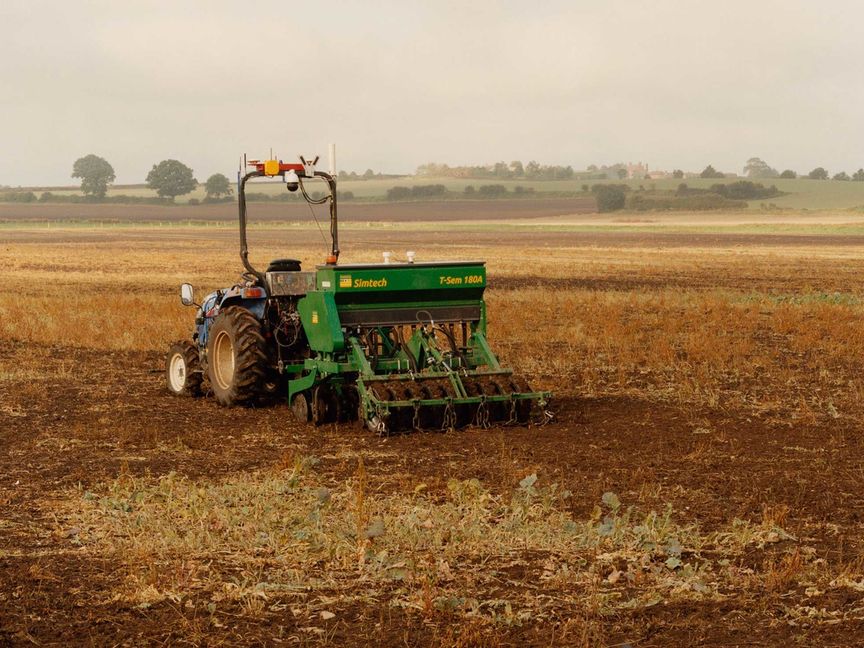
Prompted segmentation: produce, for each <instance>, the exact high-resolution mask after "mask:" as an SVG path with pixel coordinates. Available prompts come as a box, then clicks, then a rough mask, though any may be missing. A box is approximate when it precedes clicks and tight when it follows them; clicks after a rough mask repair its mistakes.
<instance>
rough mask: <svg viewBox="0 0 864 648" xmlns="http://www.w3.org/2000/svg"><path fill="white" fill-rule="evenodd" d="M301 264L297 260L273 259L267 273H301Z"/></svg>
mask: <svg viewBox="0 0 864 648" xmlns="http://www.w3.org/2000/svg"><path fill="white" fill-rule="evenodd" d="M299 271H300V262H299V261H298V260H297V259H273V260H272V261H271V262H270V265H269V266H267V272H299Z"/></svg>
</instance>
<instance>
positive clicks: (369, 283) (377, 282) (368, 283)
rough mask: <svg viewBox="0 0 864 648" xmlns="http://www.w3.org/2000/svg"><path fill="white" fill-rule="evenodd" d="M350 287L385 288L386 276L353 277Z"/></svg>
mask: <svg viewBox="0 0 864 648" xmlns="http://www.w3.org/2000/svg"><path fill="white" fill-rule="evenodd" d="M340 285H341V284H340ZM352 287H353V288H386V287H387V277H381V278H380V279H355V280H354V284H353V285H352Z"/></svg>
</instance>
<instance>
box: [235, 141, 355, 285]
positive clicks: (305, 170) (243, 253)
mask: <svg viewBox="0 0 864 648" xmlns="http://www.w3.org/2000/svg"><path fill="white" fill-rule="evenodd" d="M316 159H317V158H316ZM304 162H305V161H304ZM250 164H252V165H254V166H255V167H256V169H255V170H254V171H250V172H249V173H247V174H246V175H244V176H242V177H240V178H239V179H238V182H237V203H238V208H239V211H240V214H239V220H240V260H241V261H243V267H244V268H246V270H247V271H248V272H249V273H251V274H253V275H255V276H256V277H257V278H258V280H259V281H260V282H261V283H262V285H263V284H264V282H265V277H264V273H263V272H259V271H258V270H256V269H255V268H254V267H252V264H251V263H249V245H248V242H247V239H246V222H247V219H246V182H248V181H249V180H251V179H252V178H260V177H276V176H279V177H282V178H284V177H285V173H288V172H293V173H295V174H296V175H297V178H298V180H299V183H300V185H301V189H302V182H303V180H302V179H303V178H313V177H314V178H322V179H323V180H324V181H326V182H327V186H328V187H329V188H330V195H329V196H325V197H324V198H323V199H322V200H321V201H320V202H324V201H329V203H330V239H331V247H330V256H329V257H328V258H327V264H328V265H336V263H337V262H338V260H339V228H338V221H337V218H336V179H335V178H334V177H333V176H331V175H330V174H329V173H324V172H323V171H314V170H313V166H312V165H308V164H284V163H282V162H278V161H276V160H268V161H267V162H263V163H259V162H251V163H250ZM271 164H272V166H271ZM276 165H278V167H277V166H276ZM277 169H278V170H277ZM310 171H311V172H312V174H311V175H310V173H309V172H310ZM238 175H239V173H238ZM302 195H303V199H304V200H306V202H308V203H309V204H320V202H318V201H313V200H312V199H311V198H309V196H308V195H307V194H306V191H305V189H303V190H302Z"/></svg>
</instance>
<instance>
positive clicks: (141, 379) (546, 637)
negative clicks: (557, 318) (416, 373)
mask: <svg viewBox="0 0 864 648" xmlns="http://www.w3.org/2000/svg"><path fill="white" fill-rule="evenodd" d="M19 350H20V349H19V348H18V347H16V346H15V345H8V344H7V345H5V346H3V347H0V362H3V361H8V359H9V358H11V357H13V354H14V353H16V352H17V351H19ZM161 362H162V359H161V357H159V356H158V355H157V354H146V353H119V352H115V353H111V352H104V351H85V350H77V349H71V348H62V347H58V348H53V349H51V350H50V359H49V360H48V361H47V363H48V365H49V366H47V367H45V369H46V370H57V369H60V368H61V367H66V368H68V367H73V368H75V369H74V371H73V372H71V373H70V377H69V378H64V379H57V380H54V381H49V382H48V383H45V382H40V386H41V387H40V388H39V389H33V388H31V387H28V385H27V384H26V383H22V384H19V385H17V388H16V389H14V390H12V389H8V390H6V392H5V393H0V401H2V403H3V404H4V405H5V406H6V407H7V409H6V410H5V411H7V412H15V414H14V415H13V416H5V415H3V414H2V413H0V423H2V425H0V513H2V515H0V518H2V520H5V521H6V522H5V524H3V525H0V644H6V643H9V644H20V645H29V643H30V642H33V643H35V644H38V645H55V644H60V643H72V644H80V643H81V642H82V641H84V642H87V643H93V644H96V645H105V644H113V645H119V644H123V645H149V644H157V643H158V644H175V643H179V642H182V641H184V640H187V639H188V637H189V636H190V634H191V633H193V631H194V632H197V633H201V634H200V635H199V636H203V637H204V639H201V640H199V641H197V643H206V644H208V645H209V644H215V643H219V642H226V643H227V644H231V645H234V644H243V645H258V644H267V643H270V641H271V640H272V638H273V637H274V636H277V634H278V633H287V634H289V635H290V634H292V632H291V631H292V630H294V629H296V626H297V622H295V621H294V620H293V618H292V616H291V614H290V613H287V614H286V613H268V614H266V615H265V616H264V617H263V618H261V619H251V618H248V617H245V616H244V615H242V614H241V613H240V611H239V610H238V611H237V614H236V616H229V617H228V618H230V619H232V620H231V621H230V622H228V623H227V625H224V626H222V627H212V626H210V625H209V621H208V620H206V619H199V618H196V616H195V612H194V611H190V610H193V609H192V608H186V607H178V606H175V605H172V604H170V603H160V604H156V605H154V606H153V607H151V608H149V609H139V608H135V607H132V606H129V605H125V604H121V603H112V602H108V603H106V602H105V601H106V600H109V596H108V593H110V591H111V588H112V586H113V584H114V583H113V581H112V577H113V571H112V570H113V569H114V567H112V565H111V564H106V563H104V562H101V561H94V560H93V559H92V558H90V557H88V556H86V555H85V554H83V553H82V552H80V551H78V550H77V549H76V548H75V546H74V545H72V544H70V542H69V539H68V537H67V536H66V535H65V534H64V533H62V530H58V528H57V522H56V520H54V519H52V518H51V514H50V510H51V509H50V503H51V501H52V500H53V499H55V498H62V497H64V496H65V495H64V492H65V491H66V489H69V488H70V487H73V486H74V485H75V484H81V485H82V486H83V487H84V488H88V487H91V486H94V485H96V484H97V483H98V482H100V481H103V480H109V479H112V478H114V477H115V476H116V475H117V474H118V472H119V471H120V470H121V468H122V469H124V470H129V471H130V472H131V473H133V474H142V473H144V472H150V473H152V474H154V475H159V474H164V473H167V472H169V471H177V472H179V473H182V474H184V475H189V476H192V477H196V476H206V477H208V478H213V477H218V476H219V475H228V474H230V473H233V472H236V471H247V470H251V469H257V468H268V467H272V466H274V465H276V464H278V462H279V461H280V458H281V457H282V456H283V455H284V453H286V452H287V453H292V454H294V455H315V456H317V457H319V458H320V460H321V463H320V465H319V466H318V467H317V469H316V470H317V471H318V472H320V473H321V475H322V476H323V478H324V479H325V480H327V481H330V482H332V483H333V484H334V485H335V484H337V483H339V482H340V481H342V480H344V479H345V478H346V477H348V476H350V475H351V474H352V473H353V472H354V471H355V469H356V464H357V459H358V457H360V456H362V457H364V461H365V465H366V468H367V471H368V475H369V480H370V482H369V485H370V489H372V490H374V491H376V492H389V491H405V490H411V489H413V487H414V486H415V485H417V484H419V483H421V482H422V483H425V484H427V485H428V486H429V488H430V490H431V491H432V492H433V493H434V492H436V491H441V492H445V491H446V484H447V480H448V478H450V477H456V478H459V479H465V478H468V477H472V476H474V477H478V478H479V479H480V480H482V481H483V482H484V483H485V484H487V485H489V486H490V487H492V488H493V489H496V490H500V491H502V492H503V491H509V490H510V489H512V488H513V487H514V485H515V483H516V482H517V481H518V480H519V478H521V477H522V476H524V475H526V474H530V473H531V472H536V473H537V474H538V475H539V477H540V479H541V480H543V481H544V482H545V483H549V482H557V483H558V484H560V485H561V486H562V487H563V488H567V489H569V490H571V491H572V492H573V499H572V501H573V502H574V504H573V507H574V512H575V513H578V514H579V515H586V514H588V512H589V511H590V509H591V508H592V507H593V505H594V503H595V502H597V501H598V500H599V498H600V496H601V495H602V493H603V492H605V491H609V490H612V491H614V492H616V493H618V494H619V495H620V497H621V499H622V500H623V501H635V500H636V499H639V498H640V497H641V498H642V499H643V500H644V498H645V495H644V492H642V491H643V490H644V489H645V488H646V487H649V486H651V487H657V486H658V485H660V488H661V490H662V493H658V495H657V501H656V502H651V501H650V496H649V502H648V503H649V504H652V505H654V504H656V505H658V506H662V503H665V502H668V503H671V504H672V505H673V506H674V508H675V510H676V515H677V516H678V517H679V518H682V521H684V522H686V521H693V522H698V523H699V524H700V526H701V527H702V528H704V529H711V528H712V527H716V526H722V525H724V524H728V522H729V520H730V519H731V518H733V517H738V518H742V519H750V520H758V519H759V517H760V515H761V512H762V507H763V505H764V504H768V503H770V504H771V505H772V506H781V505H786V506H788V507H789V509H790V511H791V512H790V514H789V518H788V520H787V521H786V523H785V527H786V528H787V530H788V531H790V532H791V533H793V534H796V535H799V536H800V537H804V536H806V537H808V538H809V539H810V541H811V542H813V543H815V544H816V546H817V547H818V548H819V549H818V551H819V552H820V553H819V555H820V556H821V557H825V558H831V559H832V561H835V562H836V561H847V560H848V561H852V560H854V559H855V558H856V557H858V556H861V555H862V552H864V545H862V535H861V533H860V531H861V527H862V522H864V519H862V517H864V513H862V511H864V496H862V489H861V465H862V461H864V437H862V435H861V433H860V432H861V431H860V429H857V428H856V427H855V426H854V424H852V423H849V422H846V421H845V420H844V419H839V420H837V421H836V422H834V423H832V424H830V425H829V426H825V425H824V424H823V425H821V426H815V425H813V426H809V425H806V424H798V425H795V426H788V425H781V424H779V423H772V422H763V421H760V420H752V419H749V418H746V417H744V416H742V415H741V414H740V413H736V412H734V411H726V410H724V409H723V408H717V409H713V410H709V409H704V410H701V411H695V410H694V409H693V408H692V407H691V408H680V407H677V406H674V405H663V404H658V403H649V402H647V401H643V400H640V399H637V398H627V397H622V396H617V397H605V398H595V399H584V398H579V397H578V396H577V394H576V393H574V391H573V390H572V389H568V388H567V387H566V386H563V385H558V386H557V388H558V392H559V398H558V400H557V404H556V408H555V409H556V410H557V420H556V422H554V423H552V424H549V425H547V426H545V427H541V428H492V429H489V430H482V429H465V430H461V431H457V432H452V433H419V434H413V435H407V436H400V437H394V438H386V439H382V438H378V437H376V436H374V435H372V434H371V433H369V432H368V431H366V430H365V429H363V428H361V427H359V426H357V425H341V426H335V425H334V426H326V427H323V428H318V429H315V428H312V427H307V426H302V425H299V424H298V423H296V422H295V421H294V420H293V417H292V414H291V411H290V409H289V408H288V406H287V405H284V404H283V405H276V406H274V407H272V408H262V409H229V410H225V409H221V408H219V407H218V406H217V405H216V404H215V403H214V402H213V401H212V400H211V399H206V398H205V399H198V400H192V399H176V398H171V397H170V396H168V395H167V394H166V393H165V392H164V391H163V389H162V379H163V378H162V373H161ZM546 382H550V377H547V378H546ZM552 382H554V381H552ZM0 384H4V383H0ZM5 384H9V383H5ZM700 430H710V434H705V433H702V432H699V431H700ZM640 493H641V495H640ZM531 581H532V576H531V574H527V573H526V574H522V575H519V577H518V578H514V579H511V581H510V582H511V583H514V584H512V585H510V586H509V587H517V586H519V585H518V582H523V583H530V582H531ZM538 594H552V595H554V592H551V591H550V592H544V591H543V587H542V585H541V587H540V589H539V590H538ZM796 596H797V597H799V598H801V597H803V594H802V593H800V592H799V593H797V594H796V593H794V592H793V593H788V594H785V595H783V596H775V597H768V598H766V600H765V601H764V602H763V604H762V605H761V606H760V607H759V609H753V608H751V607H747V606H746V605H744V606H742V605H741V603H740V602H736V600H734V598H733V599H731V600H727V601H724V602H722V603H707V602H706V603H698V602H694V603H692V604H688V605H668V606H667V605H659V606H656V607H652V608H650V609H647V610H641V611H637V612H632V613H631V614H629V615H626V614H625V615H624V616H623V617H622V618H619V619H616V620H614V622H613V623H611V626H610V627H613V628H614V629H615V630H614V632H613V634H614V636H611V637H609V640H610V643H617V642H630V643H631V645H634V646H637V645H644V646H648V645H653V646H660V645H664V646H666V645H676V646H689V645H696V644H698V645H767V644H771V645H779V644H781V643H785V642H786V641H787V640H791V638H792V637H793V635H794V636H796V637H797V638H798V639H799V640H802V641H804V643H805V644H807V645H816V644H819V645H827V644H831V645H853V644H856V643H857V642H858V641H859V639H860V637H861V636H862V635H861V633H862V632H864V625H862V624H861V623H860V622H847V623H843V624H838V625H814V626H811V627H805V628H797V629H792V628H789V627H788V626H787V625H786V624H773V623H770V622H769V621H770V619H771V618H772V617H778V616H780V615H781V612H782V610H783V609H784V606H785V605H789V604H790V602H791V601H792V600H795V598H796ZM825 596H828V595H825ZM832 596H835V597H836V596H837V594H836V593H835V594H833V595H832ZM845 596H846V598H845V599H843V600H831V601H827V600H823V601H821V603H820V601H818V600H817V601H813V600H810V599H807V601H808V605H814V606H816V607H818V606H819V605H820V604H821V605H823V606H824V605H829V606H830V607H831V609H840V610H851V609H854V608H856V607H860V606H861V605H862V602H864V601H862V599H864V596H862V594H861V593H854V592H849V593H847V594H845ZM790 597H791V598H790ZM559 612H560V613H561V614H562V619H561V620H566V618H567V610H566V607H565V608H563V609H561V610H559ZM339 613H340V618H341V619H342V621H341V623H340V624H339V625H338V626H336V627H335V629H334V633H335V634H334V636H333V638H332V641H333V645H346V644H351V645H369V644H371V643H385V644H388V645H396V644H399V645H402V644H403V643H404V644H408V645H438V644H440V643H442V642H446V641H448V636H449V635H448V634H447V633H448V632H450V631H451V630H448V627H447V624H446V623H444V624H443V625H442V624H440V623H439V624H437V625H436V624H432V625H429V624H426V623H424V622H423V621H422V620H420V619H419V618H418V617H416V616H413V615H408V614H405V613H402V612H397V611H395V610H394V611H390V610H388V609H387V608H386V606H384V605H382V607H381V608H377V607H374V608H362V607H360V608H349V609H345V610H339ZM793 630H794V632H793ZM550 632H551V631H550V628H549V627H546V626H545V625H543V624H529V625H526V626H522V627H513V628H511V629H509V630H506V629H505V630H504V631H503V634H501V636H500V637H498V638H497V639H496V641H498V642H499V643H498V644H490V645H514V646H515V645H550V644H555V641H556V640H555V636H554V634H550ZM472 645H473V644H472Z"/></svg>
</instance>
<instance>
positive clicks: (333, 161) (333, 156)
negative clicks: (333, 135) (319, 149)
mask: <svg viewBox="0 0 864 648" xmlns="http://www.w3.org/2000/svg"><path fill="white" fill-rule="evenodd" d="M330 175H331V176H333V177H336V145H335V144H331V145H330Z"/></svg>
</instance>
